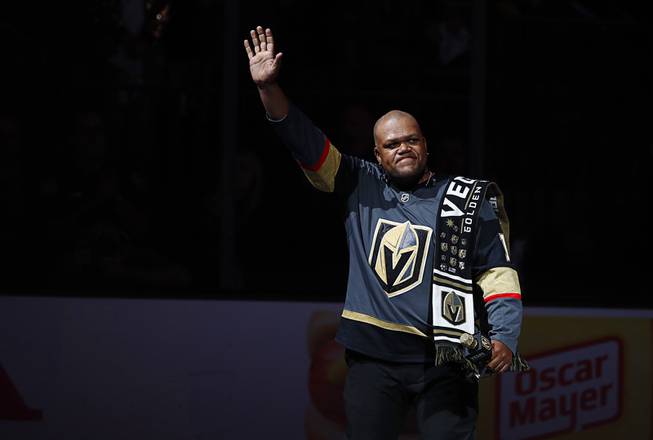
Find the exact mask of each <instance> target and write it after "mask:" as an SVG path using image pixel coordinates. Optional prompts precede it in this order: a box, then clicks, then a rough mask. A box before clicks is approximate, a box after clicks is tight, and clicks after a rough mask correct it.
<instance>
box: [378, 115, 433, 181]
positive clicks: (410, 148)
mask: <svg viewBox="0 0 653 440" xmlns="http://www.w3.org/2000/svg"><path fill="white" fill-rule="evenodd" d="M374 141H375V142H374V143H375V147H374V154H375V155H376V160H377V161H378V162H379V164H381V166H382V167H383V169H384V170H385V172H386V173H388V174H389V175H390V177H392V178H393V179H397V180H399V181H409V182H410V181H412V180H415V181H417V180H419V178H420V177H422V175H423V174H424V171H425V170H426V161H427V153H426V151H427V150H426V139H424V136H423V135H422V130H421V129H420V128H419V124H418V123H417V121H416V120H415V119H414V118H412V117H411V116H409V115H406V116H404V115H398V116H390V117H388V118H384V119H382V120H381V121H380V122H379V123H378V124H377V127H376V130H375V133H374Z"/></svg>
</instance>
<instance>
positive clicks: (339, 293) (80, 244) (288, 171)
mask: <svg viewBox="0 0 653 440" xmlns="http://www.w3.org/2000/svg"><path fill="white" fill-rule="evenodd" d="M236 3H238V7H237V8H235V9H236V11H235V12H234V10H232V9H229V8H226V9H225V8H224V6H223V3H222V2H211V1H203V0H188V1H174V0H172V1H154V0H145V1H144V2H131V3H130V2H120V1H118V0H113V1H112V0H109V1H106V0H105V1H100V0H89V1H87V2H83V3H75V4H74V5H73V4H68V3H65V4H59V3H58V4H49V3H48V4H44V5H40V6H39V8H40V11H39V13H38V14H35V13H34V11H33V10H32V6H30V5H28V4H24V3H23V2H15V1H14V2H9V3H8V5H7V6H6V7H5V11H4V13H3V14H2V17H0V50H1V51H2V53H3V58H4V62H3V66H4V67H3V69H2V70H1V72H0V93H1V95H2V99H1V100H0V204H1V206H2V208H3V209H2V216H1V217H0V268H1V269H0V277H2V282H1V283H0V289H1V290H2V292H3V293H5V294H12V295H13V294H25V295H28V294H34V293H37V294H47V295H74V296H105V295H108V296H118V297H143V296H144V297H148V296H149V297H220V298H262V299H295V300H309V301H323V300H324V301H340V300H342V299H344V295H345V285H346V279H347V264H348V261H347V250H346V241H345V240H346V237H345V231H344V227H343V222H342V219H343V214H344V210H343V205H342V203H341V201H340V200H338V199H337V198H336V197H334V196H332V195H329V194H323V193H319V192H317V191H316V190H314V189H313V188H312V187H311V186H310V184H309V183H308V181H307V180H306V179H305V177H304V175H303V174H302V172H301V170H300V169H299V167H298V166H297V164H296V163H295V162H294V161H293V159H292V158H291V156H290V154H289V153H288V151H287V150H286V149H285V148H284V146H283V145H282V144H281V142H280V141H279V139H278V138H276V137H275V134H274V133H273V131H272V130H271V129H270V127H269V126H268V124H267V122H266V121H265V118H264V112H263V108H262V106H261V104H260V102H259V99H258V95H257V92H256V88H255V86H254V85H253V84H252V83H251V80H250V78H249V74H248V66H247V57H246V55H245V52H244V50H242V40H243V39H244V38H246V37H247V36H248V31H249V29H250V28H251V27H253V26H255V25H258V24H260V25H263V26H269V27H271V28H272V29H273V30H274V32H275V37H276V40H277V46H278V48H279V49H280V50H281V51H283V52H284V65H283V69H282V74H281V75H282V76H281V79H280V81H281V83H282V85H283V87H284V89H285V90H286V92H287V93H288V95H289V96H290V97H291V99H292V100H293V101H294V102H295V103H296V104H297V105H298V106H299V107H301V108H302V109H303V110H304V111H305V113H307V114H308V115H309V116H310V117H311V118H312V119H313V121H314V122H315V123H316V124H317V125H318V126H319V127H321V128H322V130H323V131H324V132H325V133H326V134H327V136H329V138H330V139H331V141H332V142H333V144H334V145H336V146H337V147H338V148H339V149H341V150H342V151H343V152H346V153H348V154H353V155H357V156H360V157H365V158H368V159H372V146H373V141H372V126H373V124H374V121H375V120H376V119H377V118H378V117H379V116H381V115H382V114H384V113H385V112H387V111H388V110H390V109H395V108H396V109H402V110H405V111H408V112H410V113H412V114H414V115H415V116H416V117H417V119H418V120H419V121H420V123H421V125H422V129H423V131H424V133H425V136H426V138H427V140H428V145H429V149H430V152H431V154H430V160H431V166H432V168H433V169H434V170H435V172H436V174H438V173H439V174H463V175H470V174H472V173H473V172H472V169H473V167H472V162H473V160H472V159H474V158H473V157H471V155H472V154H476V153H475V151H476V150H474V148H476V147H477V146H478V145H475V144H474V142H473V139H472V138H473V136H472V131H473V130H477V129H478V126H477V125H475V124H474V123H472V122H470V121H472V120H473V119H472V118H471V117H470V114H471V112H472V109H473V108H474V105H475V104H476V103H478V102H480V101H478V99H480V98H484V104H483V105H482V106H481V107H482V110H483V112H484V118H483V120H484V123H485V132H484V136H483V139H482V142H481V145H480V147H482V160H481V170H482V173H481V174H482V175H480V176H476V175H472V176H471V177H483V178H487V179H491V180H494V181H496V182H497V183H498V184H499V186H500V187H501V188H502V189H503V191H504V193H505V196H506V207H507V210H508V214H509V216H510V218H511V226H512V234H511V242H512V250H513V258H514V260H515V262H516V263H517V265H518V267H519V269H520V277H521V281H522V285H523V290H524V303H525V305H532V306H535V305H547V306H549V305H550V306H583V307H597V306H600V307H632V308H640V307H641V308H651V307H653V301H652V300H651V299H649V298H648V296H647V295H640V294H644V293H646V292H645V287H643V285H642V283H641V282H640V281H639V280H640V279H641V274H642V273H644V270H645V264H646V263H648V262H649V260H650V257H649V250H648V249H649V244H650V229H649V223H650V221H649V214H648V201H649V199H650V196H648V192H647V191H645V182H644V179H645V176H647V169H648V168H649V167H650V164H651V159H652V157H651V156H652V154H653V139H652V136H651V134H650V130H649V129H648V123H649V119H650V117H649V115H650V110H649V109H648V107H649V103H650V102H651V100H652V98H653V93H652V92H653V87H652V86H653V84H652V82H653V79H652V78H653V72H651V67H650V63H649V58H650V56H651V53H652V49H653V47H652V42H653V41H652V33H651V29H652V28H651V17H650V15H649V14H648V12H647V11H646V10H645V9H644V6H642V5H640V3H638V2H634V1H631V2H611V5H601V6H599V5H593V4H590V3H587V4H585V3H581V2H571V1H569V2H557V3H555V5H553V4H550V3H549V2H536V1H520V0H512V1H500V2H487V3H488V5H487V13H486V16H485V20H484V22H485V27H486V29H485V34H484V35H483V34H480V35H479V34H478V32H479V31H478V29H479V27H478V20H477V19H475V16H474V13H475V10H474V9H473V2H469V1H436V2H429V1H424V0H408V1H403V2H374V1H371V0H365V1H361V2H339V1H336V2H302V1H298V0H283V1H270V2H242V3H240V2H236ZM225 11H226V12H225ZM234 19H235V20H236V21H237V26H236V27H237V35H234V36H233V41H227V42H225V31H224V29H225V26H224V24H225V23H227V22H230V20H234ZM228 38H231V37H228ZM475 39H476V40H475ZM478 39H483V41H484V43H485V44H484V46H485V49H484V52H483V53H482V54H480V55H479V53H478V52H475V51H477V50H478V49H477V48H476V49H475V47H476V46H475V45H474V43H475V41H477V40H478ZM226 44H233V45H234V47H237V52H236V53H237V55H238V56H237V57H235V58H234V59H231V58H230V56H229V55H228V54H227V55H225V51H224V48H225V47H226V46H225V45H226ZM481 55H482V56H481ZM479 59H482V60H484V62H483V63H481V64H479V63H478V62H475V60H476V61H477V60H479ZM474 69H482V71H483V75H481V76H480V77H481V78H484V79H483V81H484V85H485V88H484V94H483V96H482V97H479V96H478V95H474V92H473V87H472V85H473V81H475V78H479V75H475V73H479V71H478V70H474ZM234 70H236V71H237V82H236V83H234V84H233V87H234V88H235V90H236V91H237V99H236V100H235V102H234V104H233V106H231V107H228V108H225V107H224V106H223V102H224V99H226V97H225V90H226V88H225V84H224V78H229V77H230V76H229V72H232V73H233V71H234ZM227 88H228V87H227ZM475 100H476V101H475ZM232 107H233V108H232ZM226 113H228V114H226ZM225 121H228V122H225ZM224 123H235V124H236V127H235V132H236V139H235V141H234V142H235V145H223V142H224V137H223V136H222V134H223V133H224V132H225V129H230V128H233V127H230V126H227V127H224V126H223V124H224ZM225 149H229V151H232V152H233V154H232V155H226V156H225V155H224V154H223V152H224V151H225ZM224 157H229V158H230V159H229V161H230V162H232V163H228V162H225V163H222V160H223V158H224ZM225 164H226V165H227V166H228V167H229V168H230V169H231V170H232V173H233V178H232V179H231V181H230V183H229V184H228V185H226V186H227V187H225V184H224V182H223V181H222V178H221V177H222V176H221V170H223V169H224V168H223V166H224V165H225ZM225 194H228V195H229V197H225ZM226 214H229V215H226ZM225 222H226V223H225ZM225 224H226V225H230V229H227V230H225V229H224V227H223V226H224V225H225ZM226 239H229V241H230V242H233V246H232V247H233V249H231V248H227V247H225V244H224V241H225V240H226ZM224 249H231V250H229V251H228V252H227V255H225V251H224ZM221 258H230V259H233V264H232V266H233V267H234V268H235V269H236V270H234V271H233V272H230V273H221V267H224V265H221V263H220V261H221ZM226 280H229V282H228V283H226V282H225V281H226ZM225 285H229V286H233V287H230V288H229V289H224V288H223V286H225Z"/></svg>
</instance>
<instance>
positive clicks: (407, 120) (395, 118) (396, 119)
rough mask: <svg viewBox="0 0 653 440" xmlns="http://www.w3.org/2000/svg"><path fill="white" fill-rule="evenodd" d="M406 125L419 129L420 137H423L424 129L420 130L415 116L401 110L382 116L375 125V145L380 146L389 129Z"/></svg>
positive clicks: (391, 111)
mask: <svg viewBox="0 0 653 440" xmlns="http://www.w3.org/2000/svg"><path fill="white" fill-rule="evenodd" d="M405 124H409V125H413V126H414V127H417V130H418V131H419V134H420V136H421V135H422V129H421V128H420V126H419V123H418V122H417V119H415V117H414V116H413V115H411V114H410V113H406V112H404V111H401V110H390V111H389V112H388V113H386V114H385V115H383V116H381V117H380V118H379V119H378V120H377V121H376V123H375V124H374V132H373V134H374V145H376V146H379V145H380V143H379V142H380V141H382V138H383V135H384V134H385V132H386V131H387V129H390V128H391V127H393V126H397V125H405Z"/></svg>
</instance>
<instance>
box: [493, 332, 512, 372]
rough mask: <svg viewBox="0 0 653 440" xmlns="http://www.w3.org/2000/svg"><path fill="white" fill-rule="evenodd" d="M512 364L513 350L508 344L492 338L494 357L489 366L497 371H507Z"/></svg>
mask: <svg viewBox="0 0 653 440" xmlns="http://www.w3.org/2000/svg"><path fill="white" fill-rule="evenodd" d="M511 365H512V351H510V349H509V348H508V346H507V345H506V344H504V343H503V342H501V341H497V340H496V339H493V340H492V358H491V359H490V362H488V364H487V366H488V367H489V368H491V369H492V370H493V371H494V372H496V373H505V372H506V371H508V370H509V369H510V366H511Z"/></svg>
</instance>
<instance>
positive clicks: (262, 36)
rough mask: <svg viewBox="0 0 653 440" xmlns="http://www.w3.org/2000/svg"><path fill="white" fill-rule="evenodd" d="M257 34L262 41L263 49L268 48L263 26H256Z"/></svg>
mask: <svg viewBox="0 0 653 440" xmlns="http://www.w3.org/2000/svg"><path fill="white" fill-rule="evenodd" d="M256 35H257V38H258V40H259V42H260V43H261V50H267V44H268V43H267V41H266V39H265V34H264V33H263V28H262V27H261V26H256Z"/></svg>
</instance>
